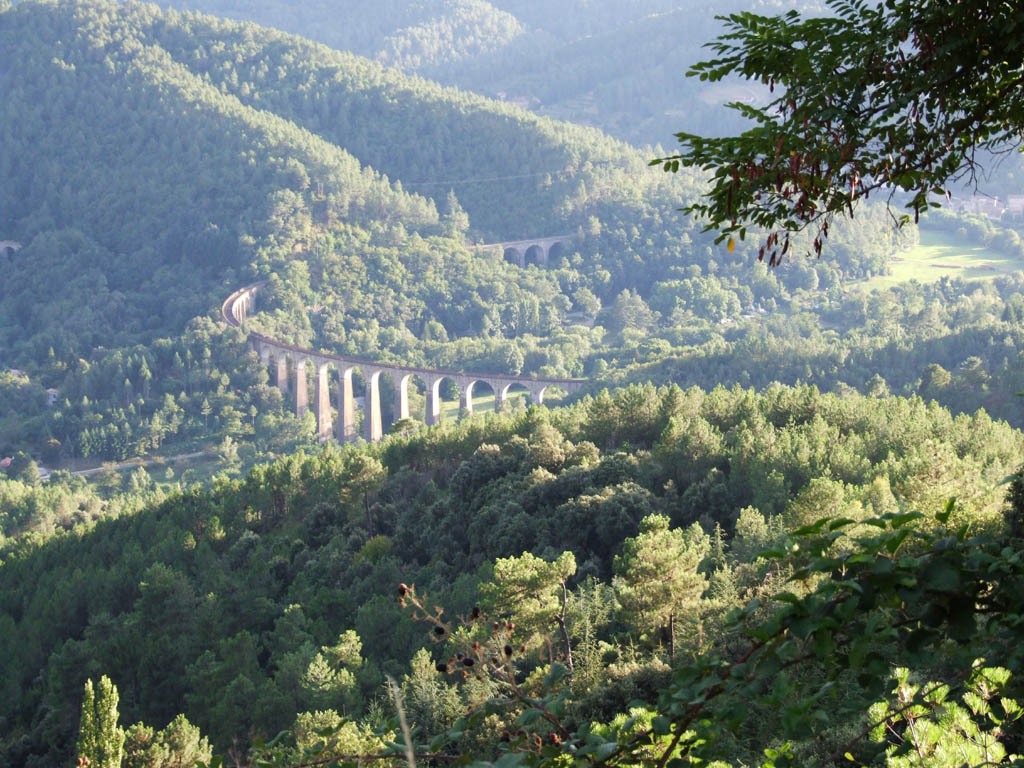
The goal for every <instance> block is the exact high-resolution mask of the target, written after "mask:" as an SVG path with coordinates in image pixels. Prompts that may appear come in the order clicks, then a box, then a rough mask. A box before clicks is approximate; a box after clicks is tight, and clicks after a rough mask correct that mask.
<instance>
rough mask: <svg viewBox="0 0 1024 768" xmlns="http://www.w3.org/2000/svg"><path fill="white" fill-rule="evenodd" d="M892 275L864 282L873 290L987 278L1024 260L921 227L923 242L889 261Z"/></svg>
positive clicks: (1020, 266)
mask: <svg viewBox="0 0 1024 768" xmlns="http://www.w3.org/2000/svg"><path fill="white" fill-rule="evenodd" d="M889 263H890V266H891V268H892V274H891V275H884V276H880V277H874V278H872V279H871V280H868V281H866V282H863V283H861V284H860V285H862V286H865V287H867V288H869V289H875V288H890V287H892V286H894V285H897V284H898V283H905V282H907V281H908V280H917V281H918V282H920V283H933V282H935V281H936V280H939V279H940V278H942V277H949V278H953V277H961V278H963V279H964V280H986V279H989V278H993V277H998V276H999V275H1005V274H1008V273H1010V272H1016V271H1017V270H1021V269H1024V262H1022V261H1021V260H1020V259H1014V258H1011V257H1009V256H1005V255H1003V254H1001V253H999V252H997V251H993V250H990V249H988V248H985V247H984V246H981V245H971V244H969V243H965V242H963V241H962V240H958V239H957V238H955V237H953V236H952V235H950V234H948V233H946V232H935V231H932V230H926V229H922V230H921V242H920V243H919V244H918V245H916V246H915V247H913V248H911V249H910V250H909V251H904V252H903V253H901V254H898V255H897V256H894V257H893V258H892V259H890V261H889Z"/></svg>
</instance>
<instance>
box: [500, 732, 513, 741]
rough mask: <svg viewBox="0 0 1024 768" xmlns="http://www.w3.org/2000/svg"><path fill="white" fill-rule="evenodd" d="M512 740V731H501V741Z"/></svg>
mask: <svg viewBox="0 0 1024 768" xmlns="http://www.w3.org/2000/svg"><path fill="white" fill-rule="evenodd" d="M511 740H512V734H511V733H509V732H508V731H502V732H501V741H511Z"/></svg>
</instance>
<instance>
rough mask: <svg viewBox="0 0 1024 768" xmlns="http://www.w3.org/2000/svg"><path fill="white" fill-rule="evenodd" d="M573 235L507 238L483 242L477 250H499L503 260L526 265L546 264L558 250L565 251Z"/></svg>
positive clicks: (557, 254)
mask: <svg viewBox="0 0 1024 768" xmlns="http://www.w3.org/2000/svg"><path fill="white" fill-rule="evenodd" d="M575 237H576V236H575V235H551V236H550V237H534V238H529V239H527V240H509V241H506V242H504V243H485V244H483V245H477V246H475V248H476V249H477V250H481V251H482V250H489V251H494V252H500V253H501V256H502V258H503V259H505V261H508V262H511V263H512V264H518V265H519V266H520V267H526V266H527V265H528V264H538V265H542V266H547V264H548V262H549V261H550V260H551V259H552V258H557V256H559V255H560V252H567V251H568V250H569V246H570V245H572V241H573V240H574V239H575Z"/></svg>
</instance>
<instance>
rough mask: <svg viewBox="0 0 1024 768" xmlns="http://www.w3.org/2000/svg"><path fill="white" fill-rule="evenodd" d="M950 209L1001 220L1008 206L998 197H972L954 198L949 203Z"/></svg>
mask: <svg viewBox="0 0 1024 768" xmlns="http://www.w3.org/2000/svg"><path fill="white" fill-rule="evenodd" d="M949 207H950V208H951V209H952V210H954V211H961V212H966V213H976V214H978V215H979V216H987V217H988V218H990V219H1000V218H1002V216H1003V212H1004V211H1005V210H1007V206H1005V205H1003V203H1002V202H1000V200H999V198H998V197H988V196H987V195H973V196H972V197H968V198H962V197H954V198H953V199H952V200H950V202H949Z"/></svg>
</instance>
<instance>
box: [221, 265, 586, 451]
mask: <svg viewBox="0 0 1024 768" xmlns="http://www.w3.org/2000/svg"><path fill="white" fill-rule="evenodd" d="M265 284H266V283H255V284H253V285H249V286H246V287H245V288H241V289H239V290H237V291H235V292H234V293H232V294H231V295H230V296H228V298H227V299H226V300H225V301H224V304H223V305H222V307H221V315H222V316H223V318H224V320H225V321H226V322H227V323H228V324H230V325H233V326H235V327H236V328H241V327H242V323H243V321H244V320H245V318H246V316H247V315H248V314H249V313H250V312H252V311H253V309H254V308H255V304H256V296H257V295H258V294H259V291H260V289H261V288H262V287H263V286H264V285H265ZM249 344H250V346H251V347H252V348H253V350H255V352H256V354H258V355H259V357H260V360H261V361H262V362H263V364H264V365H268V366H272V368H273V371H274V383H275V384H276V385H277V387H278V388H279V389H280V390H281V391H282V392H288V391H291V393H292V402H293V404H294V407H295V413H296V414H297V415H301V414H303V413H304V412H305V411H307V410H309V391H308V387H307V379H306V368H307V366H310V365H311V366H314V369H315V371H316V377H315V392H314V396H313V409H314V412H315V414H316V427H317V435H318V436H319V439H320V442H327V441H328V440H330V439H331V437H332V435H336V436H337V439H338V441H339V442H343V443H344V442H351V441H352V440H355V439H356V437H357V434H356V398H355V395H354V392H353V387H352V372H353V371H354V370H355V369H356V368H358V369H359V370H360V371H361V372H362V374H363V379H365V381H366V398H365V401H364V408H365V411H366V417H365V419H364V431H363V437H365V438H366V439H367V440H368V441H371V442H372V441H376V440H380V439H381V437H382V436H383V434H384V426H383V424H382V423H381V409H380V402H381V400H380V397H381V394H380V377H381V374H388V375H389V376H390V378H391V380H392V381H393V382H394V383H395V391H394V397H395V421H398V420H400V419H405V418H408V417H409V381H410V380H411V379H412V377H413V376H416V377H418V378H419V379H420V380H421V381H422V382H423V383H424V384H425V385H426V390H427V417H426V421H427V424H428V425H431V424H437V423H438V421H439V420H440V416H441V391H440V388H441V382H443V381H444V380H445V379H448V380H449V381H451V382H453V383H454V384H455V386H456V387H458V390H459V402H460V403H461V406H462V408H463V409H464V410H465V411H467V412H472V410H473V388H474V387H475V386H476V384H477V383H479V382H484V383H485V384H487V385H488V386H490V388H491V390H492V391H493V392H494V408H495V410H496V411H498V410H501V407H502V405H503V404H504V403H505V401H506V400H508V396H509V390H510V389H511V388H512V387H514V386H519V387H522V388H525V389H526V391H527V392H528V393H529V394H530V399H531V400H532V401H533V402H534V403H537V404H538V405H539V404H541V403H542V402H543V401H544V392H545V390H546V389H547V388H548V387H550V386H558V387H561V388H562V389H564V390H566V391H567V392H576V391H578V390H579V389H580V388H581V387H582V386H583V385H584V384H585V383H586V379H538V378H532V377H529V376H511V375H508V374H504V373H469V372H466V371H446V370H440V369H435V368H418V367H415V366H408V365H395V364H393V363H383V362H378V361H376V360H367V359H363V358H358V357H346V356H344V355H335V354H331V353H329V352H319V351H316V350H313V349H307V348H305V347H298V346H295V345H293V344H285V343H284V342H281V341H276V340H274V339H272V338H270V337H269V336H264V335H262V334H259V333H251V332H250V333H249ZM331 368H333V369H334V370H335V373H336V375H337V377H338V403H337V409H338V423H337V425H336V426H335V425H334V424H333V423H332V414H331V398H330V370H331Z"/></svg>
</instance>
